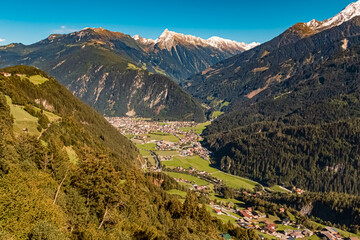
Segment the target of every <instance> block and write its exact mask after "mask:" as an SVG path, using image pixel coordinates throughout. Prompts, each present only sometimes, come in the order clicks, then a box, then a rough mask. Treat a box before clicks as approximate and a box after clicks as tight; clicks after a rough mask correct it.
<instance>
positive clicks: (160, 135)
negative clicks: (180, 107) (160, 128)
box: [147, 132, 180, 142]
mask: <svg viewBox="0 0 360 240" xmlns="http://www.w3.org/2000/svg"><path fill="white" fill-rule="evenodd" d="M147 136H148V140H156V141H161V140H164V141H168V142H179V141H180V140H179V138H177V137H175V136H174V135H172V134H167V133H160V132H156V133H149V134H147Z"/></svg>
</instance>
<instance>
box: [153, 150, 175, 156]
mask: <svg viewBox="0 0 360 240" xmlns="http://www.w3.org/2000/svg"><path fill="white" fill-rule="evenodd" d="M155 153H156V155H158V156H175V155H178V154H179V153H178V152H177V151H155Z"/></svg>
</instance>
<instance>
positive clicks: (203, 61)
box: [0, 28, 256, 121]
mask: <svg viewBox="0 0 360 240" xmlns="http://www.w3.org/2000/svg"><path fill="white" fill-rule="evenodd" d="M254 45H256V44H252V45H246V44H244V43H236V42H234V41H230V40H224V39H220V38H211V39H209V40H202V39H200V38H197V37H193V36H185V35H183V34H178V33H175V32H170V31H168V30H165V31H164V33H163V34H162V35H161V36H160V37H159V38H158V39H157V40H146V39H143V38H141V37H139V36H135V37H134V38H132V37H130V36H129V35H125V34H123V33H119V32H111V31H108V30H105V29H102V28H98V29H93V28H86V29H84V30H81V31H79V32H74V33H70V34H62V35H59V34H54V35H50V36H49V37H48V38H47V39H44V40H42V41H40V42H38V43H35V44H32V45H28V46H25V45H22V44H10V45H7V46H3V47H0V56H1V58H0V59H1V66H3V67H5V66H12V65H18V64H24V65H31V66H36V67H38V68H40V69H42V70H44V71H46V72H48V73H50V74H52V75H53V76H55V77H56V78H57V79H59V81H60V82H61V83H62V84H63V85H64V86H66V87H67V88H68V89H69V90H70V91H71V92H72V93H73V94H74V95H76V96H78V97H80V98H81V99H82V100H83V101H85V102H86V103H88V104H90V105H91V106H93V107H94V108H95V109H96V110H97V111H99V112H100V113H102V114H105V115H107V116H125V115H127V116H135V115H137V116H142V117H150V118H157V119H169V120H176V119H177V120H195V121H203V120H204V119H205V116H204V109H203V107H202V106H201V104H200V103H199V102H198V101H196V100H194V99H193V98H192V97H191V96H190V95H189V94H187V93H185V92H184V91H183V90H182V89H181V88H180V87H178V86H177V84H175V83H174V81H173V80H175V79H177V80H180V79H181V78H185V77H187V76H189V75H191V74H195V73H196V72H198V71H201V70H202V69H205V68H207V67H208V66H209V65H211V64H214V63H216V62H217V61H220V60H223V59H225V58H227V57H229V56H232V55H234V54H237V53H240V52H243V51H245V49H249V48H251V47H252V46H254ZM185 69H186V70H185ZM167 76H169V77H171V79H170V78H168V77H167Z"/></svg>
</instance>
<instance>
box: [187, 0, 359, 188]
mask: <svg viewBox="0 0 360 240" xmlns="http://www.w3.org/2000/svg"><path fill="white" fill-rule="evenodd" d="M349 8H350V9H352V10H354V9H355V10H356V11H355V10H354V11H349ZM359 9H360V2H357V3H355V4H351V5H350V6H349V7H347V8H346V9H345V10H344V11H343V12H341V13H339V14H338V15H337V16H335V17H334V18H331V19H329V20H325V21H324V22H323V23H319V24H318V25H316V26H315V25H314V21H312V22H309V23H299V24H296V25H294V26H293V27H291V28H290V29H288V30H287V31H285V32H284V33H283V34H281V35H280V36H278V37H276V38H275V39H273V40H271V41H269V42H268V43H265V44H263V45H261V46H259V47H256V48H254V49H252V50H249V51H247V52H245V53H243V54H241V55H238V56H236V57H233V58H230V59H228V60H226V61H223V62H221V63H219V64H217V65H215V66H214V67H213V68H211V69H209V71H207V73H205V74H203V75H198V76H196V77H195V78H194V79H190V80H189V85H188V90H190V91H191V92H192V93H193V94H194V95H195V96H197V97H198V98H200V99H202V100H204V101H206V102H207V103H211V102H212V101H214V99H215V102H230V103H231V104H230V106H229V107H228V108H227V111H228V113H227V114H225V115H223V116H221V117H219V118H218V119H217V120H215V121H214V122H213V123H212V124H211V125H210V126H209V127H208V129H207V130H206V131H205V132H204V137H205V141H204V144H206V145H207V146H208V147H209V148H211V149H212V150H213V151H214V160H215V162H216V164H217V166H219V167H220V168H221V169H223V170H226V171H228V172H231V173H233V174H237V175H242V176H247V177H250V178H253V179H254V180H258V181H261V182H263V183H264V184H267V185H273V184H282V185H285V186H289V187H291V186H297V187H301V188H304V189H306V190H310V191H320V192H330V191H336V192H343V193H350V194H356V195H359V194H360V182H359V178H358V176H359V173H360V172H359V167H360V162H359V159H360V152H359V146H358V142H359V137H360V135H359V129H360V125H359V123H360V122H359V108H360V103H359V100H360V95H359V90H360V89H359V78H360V75H359V72H360V71H359V70H360V65H359V59H360V17H359V16H358V13H359V11H358V10H359ZM344 12H351V13H352V12H353V15H349V14H347V15H346V16H347V18H346V19H345V20H346V21H345V20H344V21H340V20H339V19H344V18H342V17H341V16H343V14H344ZM338 16H340V17H338ZM336 19H338V20H339V21H337V20H336ZM335 20H336V21H335ZM330 22H332V23H333V24H332V25H331V24H330V25H326V24H325V23H330ZM320 25H321V26H323V27H324V26H325V25H326V26H327V27H326V28H322V27H319V26H320Z"/></svg>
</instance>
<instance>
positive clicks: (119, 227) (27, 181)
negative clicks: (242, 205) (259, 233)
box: [0, 66, 256, 240]
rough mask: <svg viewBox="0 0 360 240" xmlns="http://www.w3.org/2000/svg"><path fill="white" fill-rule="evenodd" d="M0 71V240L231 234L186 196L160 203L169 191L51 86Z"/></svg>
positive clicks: (108, 130) (247, 235)
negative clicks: (182, 199) (180, 199)
mask: <svg viewBox="0 0 360 240" xmlns="http://www.w3.org/2000/svg"><path fill="white" fill-rule="evenodd" d="M0 71H1V72H8V73H11V74H12V76H11V77H3V76H2V75H0V133H1V134H0V239H54V240H55V239H56V240H59V239H60V240H63V239H220V237H219V232H220V231H230V230H232V228H233V227H231V228H229V227H227V226H226V225H224V224H222V223H221V222H219V221H217V220H215V219H214V218H212V217H211V216H210V215H209V213H208V212H207V211H206V209H202V208H201V207H200V206H199V205H198V200H197V196H196V195H194V194H188V195H187V197H186V200H185V202H184V204H182V203H180V202H179V201H178V200H177V198H176V197H172V196H171V195H168V194H166V191H165V190H164V188H165V186H168V185H172V188H173V189H176V187H177V185H176V182H175V183H174V180H172V179H170V178H169V177H167V176H165V175H163V174H154V175H151V174H150V175H149V174H147V175H145V174H144V173H143V172H142V171H141V170H139V167H138V166H139V165H140V164H141V163H142V159H141V158H140V157H139V153H138V152H137V150H136V148H135V146H133V144H132V143H130V141H128V140H127V139H126V138H125V137H123V136H122V135H121V134H120V133H118V131H117V130H116V129H114V128H113V127H112V126H111V125H110V124H108V123H107V121H106V120H105V119H104V118H103V117H102V116H100V115H99V114H98V113H96V112H95V111H94V110H92V109H91V108H90V107H88V106H87V105H85V104H84V103H82V102H80V101H79V100H77V99H76V98H75V97H74V96H72V95H71V93H70V92H68V91H67V90H66V89H65V88H64V87H62V86H61V85H60V84H59V83H57V82H56V80H55V79H53V78H51V77H50V76H48V75H47V74H45V73H44V72H41V71H40V70H38V69H35V68H31V67H25V66H18V67H12V68H7V69H2V70H0ZM16 74H21V76H17V75H16ZM32 76H36V79H40V77H38V76H41V79H44V78H46V79H48V80H46V81H42V82H39V81H36V83H34V82H33V81H32V80H31V79H34V78H32ZM236 236H237V237H236V239H254V233H253V232H252V231H247V230H242V229H238V230H237V231H236ZM255 238H256V237H255Z"/></svg>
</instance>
